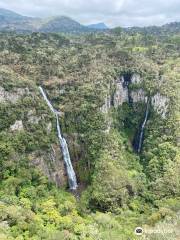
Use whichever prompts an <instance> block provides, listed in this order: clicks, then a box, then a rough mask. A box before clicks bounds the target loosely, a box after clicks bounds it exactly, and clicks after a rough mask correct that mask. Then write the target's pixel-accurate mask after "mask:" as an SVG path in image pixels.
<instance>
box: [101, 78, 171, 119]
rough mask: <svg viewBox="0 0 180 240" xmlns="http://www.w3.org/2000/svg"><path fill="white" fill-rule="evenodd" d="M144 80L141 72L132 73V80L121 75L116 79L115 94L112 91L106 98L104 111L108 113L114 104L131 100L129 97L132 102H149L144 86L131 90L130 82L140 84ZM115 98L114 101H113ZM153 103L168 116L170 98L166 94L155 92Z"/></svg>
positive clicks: (102, 109) (117, 104)
mask: <svg viewBox="0 0 180 240" xmlns="http://www.w3.org/2000/svg"><path fill="white" fill-rule="evenodd" d="M141 82H142V78H141V77H140V75H139V74H132V76H131V78H130V82H126V79H125V77H124V76H121V77H120V78H118V79H117V80H116V81H114V88H115V91H114V94H113V95H112V96H111V95H110V93H109V94H108V95H107V97H106V98H105V100H104V105H103V106H102V107H101V111H102V112H103V113H107V112H108V110H109V109H110V108H111V107H112V106H114V107H115V108H117V107H118V106H121V105H122V104H123V103H124V102H129V98H130V99H131V100H132V103H138V102H147V99H148V98H147V96H146V93H145V91H144V90H143V89H142V88H139V89H135V90H129V87H128V85H129V84H139V83H141ZM111 99H113V101H111ZM151 99H152V100H151V104H152V106H153V108H154V110H155V111H156V112H157V113H158V114H160V115H161V116H162V118H165V117H166V114H167V112H168V105H169V104H168V103H169V99H168V98H167V97H166V96H163V95H161V94H160V93H157V94H155V95H154V96H152V97H151ZM112 102H113V104H112Z"/></svg>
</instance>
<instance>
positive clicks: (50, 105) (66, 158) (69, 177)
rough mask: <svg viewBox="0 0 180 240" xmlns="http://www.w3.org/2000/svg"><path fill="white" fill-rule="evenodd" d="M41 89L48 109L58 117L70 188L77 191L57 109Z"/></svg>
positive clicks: (58, 130) (60, 142)
mask: <svg viewBox="0 0 180 240" xmlns="http://www.w3.org/2000/svg"><path fill="white" fill-rule="evenodd" d="M39 89H40V92H41V94H42V96H43V98H44V100H45V101H46V103H47V105H48V107H49V108H50V110H51V111H52V112H53V113H54V115H55V117H56V127H57V134H58V139H59V144H60V148H61V150H62V154H63V159H64V162H65V166H66V171H67V176H68V182H69V187H70V189H71V190H76V189H77V180H76V174H75V172H74V169H73V166H72V163H71V158H70V154H69V149H68V145H67V142H66V139H65V138H64V137H63V136H62V134H61V128H60V124H59V117H58V111H57V110H56V109H54V107H53V106H52V104H51V102H50V101H49V99H48V98H47V96H46V94H45V92H44V90H43V88H42V87H39Z"/></svg>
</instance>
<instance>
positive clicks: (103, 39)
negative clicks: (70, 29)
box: [0, 29, 180, 240]
mask: <svg viewBox="0 0 180 240" xmlns="http://www.w3.org/2000/svg"><path fill="white" fill-rule="evenodd" d="M179 43H180V36H179V34H178V33H174V34H171V35H170V34H168V31H162V34H159V35H155V34H150V35H148V34H147V33H144V32H141V33H136V31H135V32H134V31H132V32H131V31H130V32H124V31H122V29H115V30H114V31H112V32H111V33H108V34H103V33H97V34H86V35H82V36H77V35H74V36H70V35H65V36H64V35H63V36H62V35H59V34H40V33H33V34H31V35H17V34H15V33H14V34H13V33H7V34H5V33H3V34H1V35H0V102H1V105H0V239H3V240H5V239H8V240H14V239H16V240H30V239H32V240H40V239H44V240H53V239H54V240H55V239H62V240H63V239H64V240H93V239H96V240H98V239H99V240H110V239H117V240H118V239H119V240H121V239H122V240H126V239H127V240H128V239H133V240H135V239H139V238H140V237H137V236H136V235H135V234H134V229H135V227H137V226H143V228H144V229H145V230H146V231H145V233H144V235H143V236H142V239H151V240H153V239H158V240H161V239H168V240H169V239H172V240H174V239H178V228H179V226H180V218H179V212H180V178H179V173H180V151H179V145H178V144H179V128H178V121H179V119H180V116H179V106H180V102H179V100H180V99H179V96H178V90H179V79H180V72H179V69H180V57H179V52H180V51H179V50H180V45H179ZM127 73H131V74H132V73H138V74H140V76H141V78H142V79H143V81H142V82H141V83H138V84H134V85H132V86H130V88H131V89H130V90H133V89H134V90H135V89H139V88H142V89H143V90H144V92H145V94H146V96H150V97H151V96H153V95H154V94H155V93H157V92H159V93H160V94H162V95H165V96H166V97H167V98H168V100H169V105H168V113H167V115H166V118H162V116H161V114H158V113H157V112H156V111H155V109H154V108H153V106H151V111H150V116H149V119H148V123H147V126H146V131H145V136H144V143H143V149H142V152H141V153H140V154H137V153H135V152H134V150H133V147H132V142H133V139H134V137H135V135H136V133H137V131H138V129H139V125H140V123H141V122H142V118H143V116H144V111H145V107H146V106H145V103H144V102H136V103H134V104H128V103H127V102H126V103H123V104H122V105H120V106H117V107H114V106H113V104H112V105H111V108H109V109H108V112H106V113H104V112H102V111H100V108H101V107H102V105H103V104H104V102H105V99H106V97H107V95H113V94H114V92H115V84H114V83H115V81H116V80H117V79H118V78H119V76H120V75H123V74H127ZM159 79H161V80H159ZM39 85H42V86H43V87H44V88H45V89H46V91H47V93H48V96H49V98H50V99H51V101H52V103H53V105H54V106H55V108H56V109H58V110H60V111H61V112H62V114H61V119H60V120H61V124H62V130H63V133H64V134H65V136H66V137H67V140H68V144H69V148H70V153H71V158H72V162H73V165H74V167H75V171H76V173H77V177H78V182H79V189H78V191H77V192H76V193H70V192H69V191H68V188H67V184H61V187H60V188H57V187H56V186H55V183H53V182H52V181H50V180H48V178H47V177H46V175H45V174H44V173H43V167H42V168H38V167H36V166H34V161H33V156H34V155H33V154H34V153H36V154H38V157H37V158H38V159H44V161H48V154H49V153H50V151H51V148H52V144H53V146H58V141H57V138H56V129H55V120H54V117H53V116H52V114H51V113H50V112H49V109H48V107H47V106H46V103H45V102H44V101H43V99H42V97H41V95H40V93H39V90H38V86H39ZM16 121H20V122H21V125H20V127H17V128H15V129H14V128H13V125H14V123H15V122H16ZM50 123H51V124H52V126H51V127H49V124H50ZM59 154H60V152H59ZM44 164H45V163H44ZM48 164H49V165H48V166H49V168H51V164H50V163H48ZM43 166H44V165H43ZM159 229H160V231H158V230H159ZM165 230H167V231H168V230H169V232H166V231H165ZM148 231H149V232H148Z"/></svg>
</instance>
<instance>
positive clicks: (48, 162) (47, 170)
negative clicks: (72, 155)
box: [29, 145, 67, 187]
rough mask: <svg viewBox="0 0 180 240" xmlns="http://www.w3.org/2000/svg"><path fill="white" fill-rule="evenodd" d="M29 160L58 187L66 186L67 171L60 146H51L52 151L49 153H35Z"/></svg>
mask: <svg viewBox="0 0 180 240" xmlns="http://www.w3.org/2000/svg"><path fill="white" fill-rule="evenodd" d="M29 160H30V163H31V164H32V165H33V166H36V167H37V168H39V170H40V171H42V172H43V173H44V175H45V176H47V177H48V179H49V180H50V181H52V182H55V183H56V185H57V187H62V186H65V185H66V183H67V178H66V176H65V172H66V171H65V167H64V162H63V158H62V156H61V154H60V150H59V147H58V145H51V150H50V152H48V153H44V152H40V151H38V152H33V153H32V154H30V155H29Z"/></svg>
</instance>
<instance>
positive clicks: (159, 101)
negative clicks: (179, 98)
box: [151, 93, 169, 118]
mask: <svg viewBox="0 0 180 240" xmlns="http://www.w3.org/2000/svg"><path fill="white" fill-rule="evenodd" d="M151 104H152V106H153V108H154V110H155V111H156V112H157V113H159V114H160V115H161V116H162V118H166V114H167V112H168V106H169V99H168V98H167V97H166V96H163V95H161V94H160V93H156V94H155V95H154V96H153V97H152V98H151Z"/></svg>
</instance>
